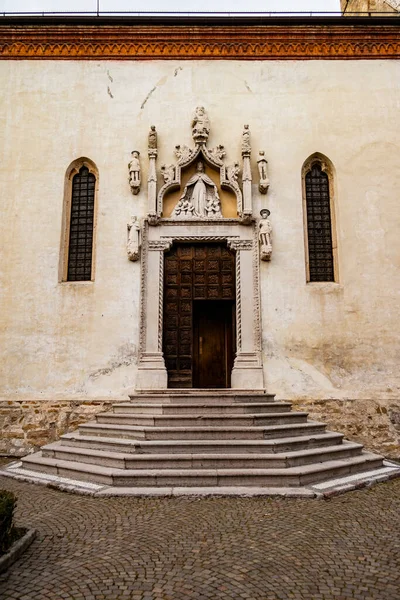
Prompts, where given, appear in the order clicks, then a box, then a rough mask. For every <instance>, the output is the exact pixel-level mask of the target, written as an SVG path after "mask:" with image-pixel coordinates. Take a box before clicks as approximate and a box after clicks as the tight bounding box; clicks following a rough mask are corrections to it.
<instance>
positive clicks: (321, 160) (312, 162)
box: [301, 152, 339, 283]
mask: <svg viewBox="0 0 400 600" xmlns="http://www.w3.org/2000/svg"><path fill="white" fill-rule="evenodd" d="M316 166H317V167H319V168H320V169H321V173H324V174H325V175H326V177H327V182H328V193H329V203H327V202H325V204H327V205H328V207H329V219H330V234H331V255H332V264H333V276H332V277H329V278H327V279H321V280H320V281H331V282H334V283H338V282H339V264H338V263H339V261H338V245H337V231H336V222H337V219H336V171H335V167H334V165H333V163H332V161H331V160H330V159H329V158H328V157H327V156H325V155H324V154H322V153H321V152H314V153H313V154H312V155H311V156H309V157H308V158H307V159H306V160H305V162H304V164H303V166H302V170H301V179H302V195H303V222H304V248H305V257H306V281H307V282H308V283H309V282H311V281H312V280H313V277H312V275H311V272H310V240H309V233H308V231H309V227H308V218H307V185H306V181H307V175H309V174H310V173H311V172H312V170H313V169H314V167H316ZM309 201H310V200H309ZM325 218H328V215H327V214H325Z"/></svg>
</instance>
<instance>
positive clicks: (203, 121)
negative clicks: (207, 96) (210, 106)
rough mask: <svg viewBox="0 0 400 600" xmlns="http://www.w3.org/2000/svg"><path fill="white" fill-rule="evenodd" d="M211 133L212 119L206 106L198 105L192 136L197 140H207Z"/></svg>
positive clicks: (193, 120)
mask: <svg viewBox="0 0 400 600" xmlns="http://www.w3.org/2000/svg"><path fill="white" fill-rule="evenodd" d="M209 133H210V120H209V118H208V116H207V113H206V111H205V108H204V106H198V107H197V108H196V110H195V113H194V115H193V119H192V136H193V139H194V141H195V142H206V141H207V140H208V136H209Z"/></svg>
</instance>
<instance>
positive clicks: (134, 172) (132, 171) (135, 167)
mask: <svg viewBox="0 0 400 600" xmlns="http://www.w3.org/2000/svg"><path fill="white" fill-rule="evenodd" d="M131 154H132V159H131V162H130V163H129V165H128V169H129V185H130V186H131V190H132V194H134V195H135V196H136V194H138V193H139V192H140V182H141V179H140V162H139V155H140V152H138V151H137V150H133V151H132V152H131Z"/></svg>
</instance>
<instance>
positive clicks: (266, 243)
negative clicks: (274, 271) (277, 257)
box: [258, 208, 272, 260]
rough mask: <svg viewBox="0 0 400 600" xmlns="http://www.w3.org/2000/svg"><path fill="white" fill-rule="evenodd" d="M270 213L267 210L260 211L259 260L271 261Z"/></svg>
mask: <svg viewBox="0 0 400 600" xmlns="http://www.w3.org/2000/svg"><path fill="white" fill-rule="evenodd" d="M270 214H271V212H270V211H269V210H268V209H267V208H263V209H262V210H261V211H260V215H261V220H260V224H259V228H260V230H259V234H258V236H259V241H260V258H261V260H271V255H272V240H271V236H272V225H271V222H270V220H269V219H268V217H269V215H270Z"/></svg>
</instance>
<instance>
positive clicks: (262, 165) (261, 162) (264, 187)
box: [257, 150, 269, 194]
mask: <svg viewBox="0 0 400 600" xmlns="http://www.w3.org/2000/svg"><path fill="white" fill-rule="evenodd" d="M259 155H260V156H259V159H258V161H257V165H258V173H259V175H260V183H259V186H258V189H259V190H260V193H261V194H266V193H267V192H268V188H269V177H268V161H267V160H266V159H265V152H264V150H260V152H259Z"/></svg>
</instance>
